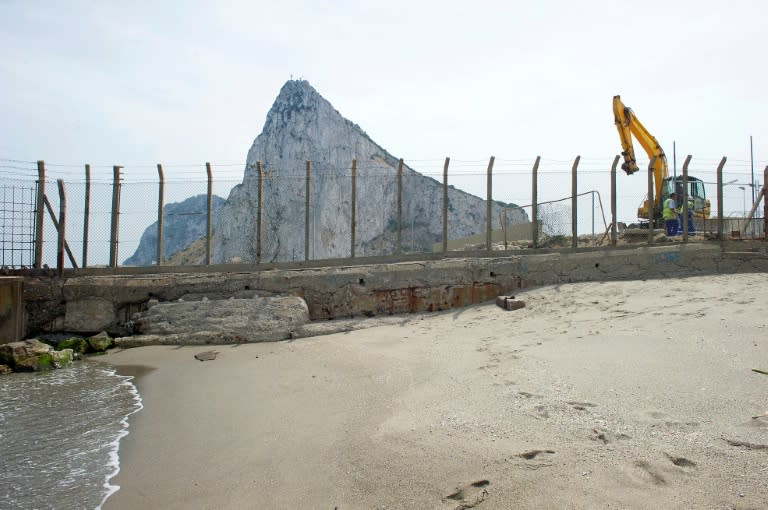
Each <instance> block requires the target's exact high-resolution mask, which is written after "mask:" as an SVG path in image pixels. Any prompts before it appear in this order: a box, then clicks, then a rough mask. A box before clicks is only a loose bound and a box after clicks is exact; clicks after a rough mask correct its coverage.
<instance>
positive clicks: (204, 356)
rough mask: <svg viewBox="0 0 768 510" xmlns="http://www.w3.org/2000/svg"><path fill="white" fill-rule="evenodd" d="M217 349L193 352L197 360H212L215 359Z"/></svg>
mask: <svg viewBox="0 0 768 510" xmlns="http://www.w3.org/2000/svg"><path fill="white" fill-rule="evenodd" d="M218 353H219V351H205V352H199V353H197V354H195V359H196V360H198V361H212V360H215V359H216V355H217V354H218Z"/></svg>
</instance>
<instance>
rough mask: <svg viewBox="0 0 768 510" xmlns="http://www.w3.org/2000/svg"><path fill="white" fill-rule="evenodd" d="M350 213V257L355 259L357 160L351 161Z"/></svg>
mask: <svg viewBox="0 0 768 510" xmlns="http://www.w3.org/2000/svg"><path fill="white" fill-rule="evenodd" d="M351 207H352V213H351V216H352V218H351V220H350V221H351V223H350V225H349V231H350V236H349V238H350V256H351V257H352V258H355V226H356V225H355V220H356V216H357V160H356V159H353V160H352V206H351Z"/></svg>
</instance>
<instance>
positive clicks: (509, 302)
mask: <svg viewBox="0 0 768 510" xmlns="http://www.w3.org/2000/svg"><path fill="white" fill-rule="evenodd" d="M496 306H498V307H500V308H503V309H504V310H519V309H520V308H523V307H525V301H521V300H519V299H515V296H498V297H497V298H496Z"/></svg>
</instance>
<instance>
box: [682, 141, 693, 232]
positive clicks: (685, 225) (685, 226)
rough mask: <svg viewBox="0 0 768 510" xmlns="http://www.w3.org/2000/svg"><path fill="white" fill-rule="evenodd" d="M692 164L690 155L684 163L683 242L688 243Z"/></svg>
mask: <svg viewBox="0 0 768 510" xmlns="http://www.w3.org/2000/svg"><path fill="white" fill-rule="evenodd" d="M690 163H691V155H690V154H688V155H687V156H686V157H685V161H683V198H682V200H683V242H684V243H687V242H688V229H689V228H691V226H690V225H689V224H688V165H689V164H690Z"/></svg>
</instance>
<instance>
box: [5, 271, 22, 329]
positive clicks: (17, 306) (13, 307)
mask: <svg viewBox="0 0 768 510" xmlns="http://www.w3.org/2000/svg"><path fill="white" fill-rule="evenodd" d="M22 284H23V279H22V278H21V277H17V276H2V277H0V344H6V343H10V342H16V341H17V340H21V338H22V335H23V333H24V314H23V311H24V303H23V302H22V293H21V289H22Z"/></svg>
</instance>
